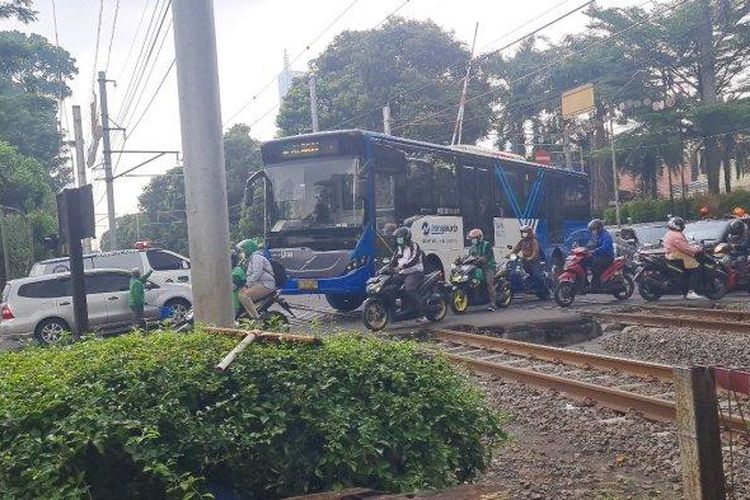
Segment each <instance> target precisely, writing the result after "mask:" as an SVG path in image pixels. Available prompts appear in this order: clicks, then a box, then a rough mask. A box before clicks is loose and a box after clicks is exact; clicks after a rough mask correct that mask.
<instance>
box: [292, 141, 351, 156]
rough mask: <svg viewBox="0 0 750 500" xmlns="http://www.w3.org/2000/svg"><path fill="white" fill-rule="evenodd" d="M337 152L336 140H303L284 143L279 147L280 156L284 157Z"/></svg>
mask: <svg viewBox="0 0 750 500" xmlns="http://www.w3.org/2000/svg"><path fill="white" fill-rule="evenodd" d="M337 152H338V147H337V143H336V141H305V142H293V143H290V144H285V145H284V146H283V147H282V148H281V157H282V158H285V159H291V158H305V157H308V156H318V155H334V154H336V153H337Z"/></svg>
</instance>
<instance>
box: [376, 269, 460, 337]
mask: <svg viewBox="0 0 750 500" xmlns="http://www.w3.org/2000/svg"><path fill="white" fill-rule="evenodd" d="M441 276H442V272H441V271H434V272H431V273H428V274H427V275H426V276H425V277H424V281H423V282H422V285H421V286H420V287H419V290H418V291H417V294H418V295H419V300H420V301H421V302H422V310H423V312H424V315H425V316H426V317H427V319H429V320H430V321H432V322H438V321H442V319H443V318H445V315H446V313H447V312H448V304H446V301H445V297H444V296H443V293H441V289H442V287H443V283H442V280H441ZM366 292H367V299H366V300H365V303H364V306H363V308H362V320H363V321H364V323H365V326H366V327H367V328H368V329H370V330H371V331H373V332H377V331H379V330H382V329H384V328H385V327H386V326H388V323H390V322H394V323H395V322H399V321H406V320H409V319H416V318H417V316H418V314H417V313H416V311H413V310H411V309H410V308H405V307H404V298H403V282H402V280H400V279H399V277H398V276H397V275H396V272H395V271H394V269H393V268H392V267H391V266H385V267H383V268H381V269H380V270H379V271H378V272H377V273H376V274H375V276H373V277H372V278H370V279H368V280H367V285H366Z"/></svg>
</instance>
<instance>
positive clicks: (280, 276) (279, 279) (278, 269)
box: [271, 260, 289, 288]
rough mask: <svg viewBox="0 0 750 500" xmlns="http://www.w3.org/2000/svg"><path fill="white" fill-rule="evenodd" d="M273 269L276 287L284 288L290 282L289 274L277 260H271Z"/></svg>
mask: <svg viewBox="0 0 750 500" xmlns="http://www.w3.org/2000/svg"><path fill="white" fill-rule="evenodd" d="M271 267H272V268H273V279H274V281H275V282H276V287H277V288H282V287H283V286H284V285H286V282H287V281H289V274H287V272H286V268H285V267H284V266H283V265H282V264H281V263H280V262H277V261H275V260H271Z"/></svg>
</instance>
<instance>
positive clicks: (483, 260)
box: [467, 228, 497, 311]
mask: <svg viewBox="0 0 750 500" xmlns="http://www.w3.org/2000/svg"><path fill="white" fill-rule="evenodd" d="M467 239H468V240H469V241H471V246H470V247H469V252H468V253H469V255H471V256H472V257H477V258H478V259H479V260H480V267H481V268H482V273H483V274H484V283H485V285H486V286H487V296H488V297H489V299H490V303H489V305H488V306H487V309H488V310H489V311H494V310H495V301H496V299H497V294H496V293H495V271H496V270H497V265H496V264H495V253H494V251H493V250H492V244H491V243H490V242H489V241H485V240H484V233H483V232H482V230H481V229H479V228H474V229H472V230H471V231H469V234H468V237H467Z"/></svg>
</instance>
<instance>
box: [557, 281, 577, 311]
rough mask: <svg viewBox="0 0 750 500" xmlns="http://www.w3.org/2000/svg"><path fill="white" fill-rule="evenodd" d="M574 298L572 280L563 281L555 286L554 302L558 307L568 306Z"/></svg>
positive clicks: (574, 287) (574, 288)
mask: <svg viewBox="0 0 750 500" xmlns="http://www.w3.org/2000/svg"><path fill="white" fill-rule="evenodd" d="M575 299H576V285H575V283H573V282H572V281H563V282H562V283H558V284H557V286H556V287H555V302H557V305H558V306H560V307H570V306H571V305H573V301H574V300H575Z"/></svg>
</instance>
